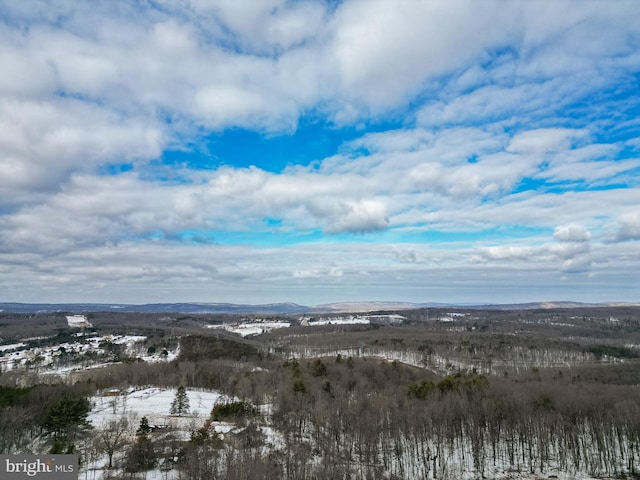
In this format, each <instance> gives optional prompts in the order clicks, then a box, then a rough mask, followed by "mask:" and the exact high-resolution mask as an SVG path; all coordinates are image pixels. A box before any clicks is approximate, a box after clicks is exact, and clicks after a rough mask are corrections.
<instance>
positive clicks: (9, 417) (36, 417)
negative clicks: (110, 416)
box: [0, 383, 94, 454]
mask: <svg viewBox="0 0 640 480" xmlns="http://www.w3.org/2000/svg"><path fill="white" fill-rule="evenodd" d="M93 393H94V389H93V388H92V387H91V386H90V385H89V384H86V383H84V384H76V385H64V384H59V385H46V384H40V385H36V386H33V387H17V386H0V453H3V454H5V453H14V452H17V451H24V450H25V449H26V450H29V448H30V445H32V444H33V442H34V441H36V440H38V439H40V440H42V441H43V444H46V447H45V448H46V451H48V452H50V453H74V451H75V449H76V442H77V441H78V439H79V438H80V437H81V436H82V434H83V433H84V431H85V430H86V429H87V428H89V425H88V423H87V421H86V419H87V415H88V413H89V411H90V410H91V404H90V402H89V396H90V395H92V394H93Z"/></svg>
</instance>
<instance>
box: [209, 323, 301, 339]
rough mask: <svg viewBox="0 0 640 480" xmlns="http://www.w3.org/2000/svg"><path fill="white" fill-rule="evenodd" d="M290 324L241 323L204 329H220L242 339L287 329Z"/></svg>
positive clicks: (211, 326)
mask: <svg viewBox="0 0 640 480" xmlns="http://www.w3.org/2000/svg"><path fill="white" fill-rule="evenodd" d="M290 326H291V323H290V322H241V323H226V324H223V325H206V328H222V329H224V330H226V331H228V332H232V333H237V334H238V335H240V336H242V337H248V336H250V335H261V334H263V333H267V332H270V331H272V330H275V329H279V328H289V327H290Z"/></svg>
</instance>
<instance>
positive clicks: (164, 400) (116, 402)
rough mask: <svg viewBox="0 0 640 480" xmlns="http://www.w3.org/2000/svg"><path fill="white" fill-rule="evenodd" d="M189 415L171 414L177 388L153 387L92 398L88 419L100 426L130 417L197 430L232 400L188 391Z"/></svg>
mask: <svg viewBox="0 0 640 480" xmlns="http://www.w3.org/2000/svg"><path fill="white" fill-rule="evenodd" d="M186 393H187V397H188V399H189V413H187V414H185V415H183V416H177V415H171V414H170V413H169V412H170V410H171V403H172V402H173V400H174V399H175V397H176V389H175V388H173V389H166V388H157V387H150V388H145V389H142V390H135V389H129V390H128V391H126V392H123V394H122V395H115V396H103V395H98V396H95V397H93V398H92V399H91V403H92V405H93V408H92V409H91V413H90V414H89V420H90V421H91V423H92V425H93V426H94V427H99V426H101V425H103V424H105V423H107V422H109V421H110V420H118V419H120V418H122V417H123V416H124V417H129V418H130V419H134V420H136V421H139V420H140V419H141V418H142V417H143V416H146V417H147V419H148V420H149V424H150V425H168V426H170V427H172V428H179V429H190V430H195V429H197V428H199V427H201V426H202V424H203V423H204V421H205V420H206V419H208V418H209V415H210V413H211V410H212V409H213V407H214V405H216V404H217V403H225V402H228V401H230V399H229V398H228V397H225V396H224V395H221V394H220V393H218V392H214V391H201V390H187V392H186Z"/></svg>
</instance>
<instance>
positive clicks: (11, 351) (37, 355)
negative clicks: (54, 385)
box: [0, 333, 179, 375]
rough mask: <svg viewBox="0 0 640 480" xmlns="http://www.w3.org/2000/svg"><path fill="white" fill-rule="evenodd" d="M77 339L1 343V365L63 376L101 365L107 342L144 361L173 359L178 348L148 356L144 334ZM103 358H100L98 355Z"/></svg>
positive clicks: (106, 353)
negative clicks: (42, 344)
mask: <svg viewBox="0 0 640 480" xmlns="http://www.w3.org/2000/svg"><path fill="white" fill-rule="evenodd" d="M75 338H77V339H78V340H77V341H74V342H64V343H59V344H57V345H52V346H46V347H36V348H29V349H27V348H25V347H26V346H27V345H26V344H25V343H15V344H11V345H2V346H0V367H1V368H2V370H17V369H20V368H26V367H29V368H35V369H37V370H38V372H40V373H53V374H60V375H64V374H67V373H69V372H71V371H76V370H81V369H86V368H91V367H95V366H97V365H102V364H103V362H104V357H105V356H108V351H107V349H106V348H105V347H106V346H107V345H108V344H109V343H112V344H115V345H122V346H123V348H124V353H125V354H128V355H132V356H135V357H137V358H140V359H142V360H144V361H145V362H159V361H172V360H175V359H176V358H177V356H178V354H179V351H178V350H177V349H176V350H175V351H166V354H164V355H163V354H162V353H161V352H159V353H156V354H153V355H148V354H147V353H146V351H145V350H144V348H143V345H142V343H143V342H144V341H145V340H146V338H147V337H144V336H141V335H100V336H86V335H83V334H81V333H80V334H78V335H75ZM100 357H102V358H100Z"/></svg>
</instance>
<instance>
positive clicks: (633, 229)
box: [605, 211, 640, 243]
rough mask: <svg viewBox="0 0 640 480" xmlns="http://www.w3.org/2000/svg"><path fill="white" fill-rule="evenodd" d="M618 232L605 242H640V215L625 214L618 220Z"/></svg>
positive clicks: (608, 237) (609, 236) (633, 213)
mask: <svg viewBox="0 0 640 480" xmlns="http://www.w3.org/2000/svg"><path fill="white" fill-rule="evenodd" d="M616 223H617V228H616V231H615V232H614V233H613V234H612V235H608V236H607V237H606V238H605V240H606V241H607V242H609V243H615V242H625V241H631V240H640V213H638V212H637V211H635V212H629V213H627V214H623V215H621V216H620V218H619V219H618V220H617V222H616Z"/></svg>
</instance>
